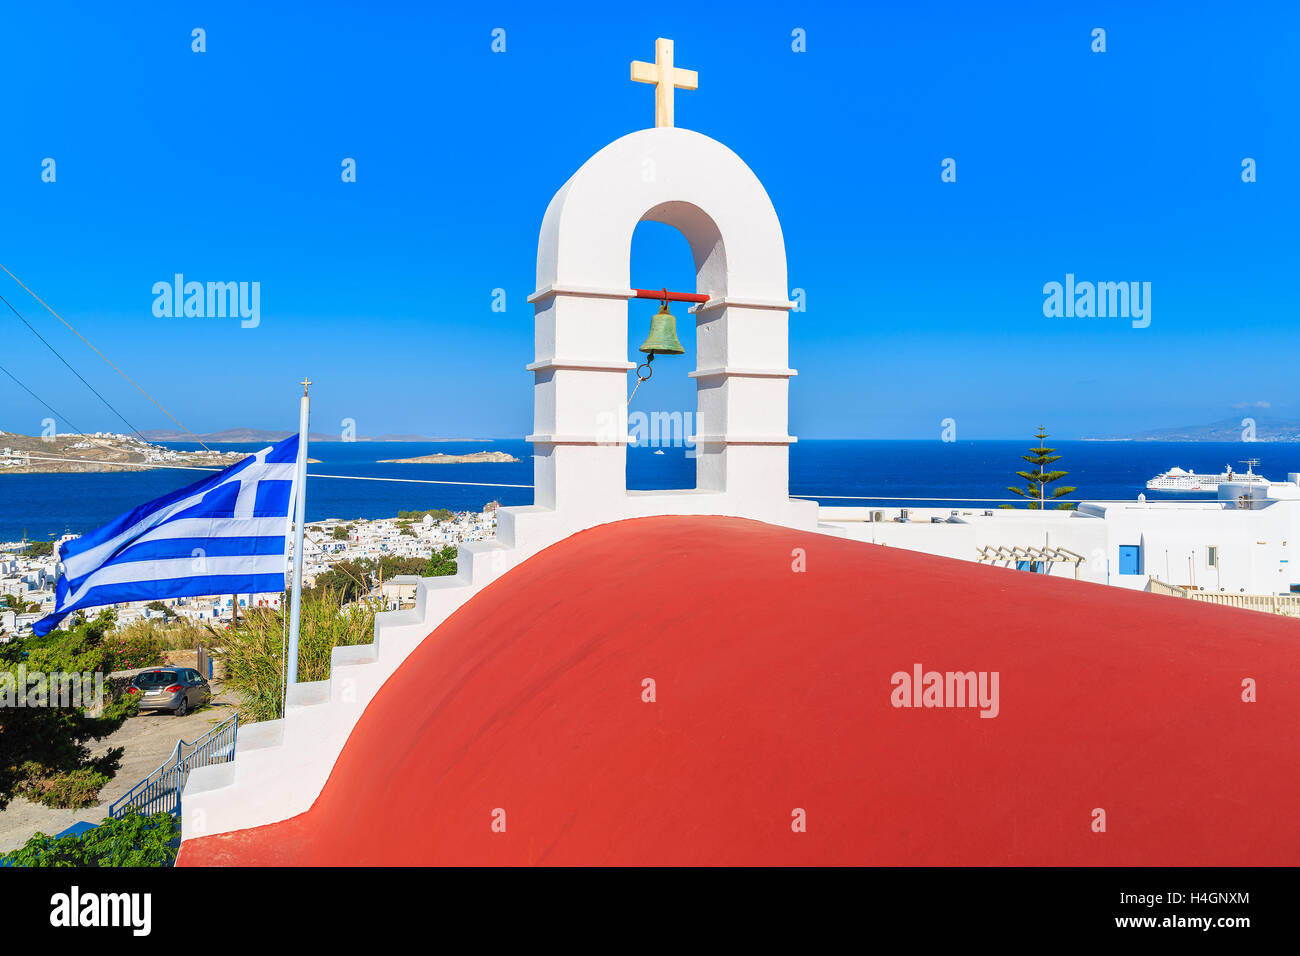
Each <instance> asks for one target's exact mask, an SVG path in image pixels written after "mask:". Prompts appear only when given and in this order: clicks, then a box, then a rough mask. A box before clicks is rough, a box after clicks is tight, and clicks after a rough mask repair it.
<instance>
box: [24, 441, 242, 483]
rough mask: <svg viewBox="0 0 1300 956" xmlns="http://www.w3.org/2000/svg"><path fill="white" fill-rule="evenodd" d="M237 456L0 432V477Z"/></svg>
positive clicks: (211, 463) (200, 463) (229, 461)
mask: <svg viewBox="0 0 1300 956" xmlns="http://www.w3.org/2000/svg"><path fill="white" fill-rule="evenodd" d="M243 457H245V456H244V453H243V452H234V451H229V452H225V451H212V450H211V449H204V450H200V451H176V450H174V449H171V448H164V447H163V446H162V445H154V444H151V443H149V442H147V441H144V440H142V439H140V438H137V437H135V436H133V435H122V434H119V433H117V432H87V433H85V434H80V433H63V434H54V433H52V434H48V435H40V436H33V435H20V434H18V433H17V432H6V431H0V475H5V474H10V475H15V474H26V475H32V474H59V473H69V472H78V473H86V472H106V471H139V470H140V469H141V468H149V467H153V468H176V467H182V466H188V467H211V468H225V467H227V466H229V465H233V464H234V463H235V462H237V461H239V460H240V459H242V458H243Z"/></svg>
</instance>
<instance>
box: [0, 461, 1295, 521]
mask: <svg viewBox="0 0 1300 956" xmlns="http://www.w3.org/2000/svg"><path fill="white" fill-rule="evenodd" d="M483 441H484V439H476V440H473V441H466V442H445V441H439V442H432V441H430V442H423V443H421V442H412V441H393V442H376V441H365V442H358V441H350V442H344V441H334V442H323V441H318V442H313V443H312V444H311V446H310V452H309V453H310V455H311V457H312V458H315V459H319V463H313V464H312V465H310V466H309V468H308V476H309V480H308V485H307V520H308V521H323V520H326V519H329V518H339V519H348V520H351V519H371V520H373V519H376V518H391V517H394V516H395V515H396V514H397V513H398V512H399V511H410V510H418V509H430V510H432V509H438V508H447V509H449V510H451V511H477V510H481V509H482V507H483V506H484V505H485V504H486V503H487V502H490V501H497V502H499V503H500V504H502V505H507V506H508V505H527V504H532V501H533V491H532V488H531V487H509V486H519V485H524V486H531V485H532V483H533V467H532V454H533V452H532V446H531V444H529V443H528V442H526V441H524V440H522V439H519V438H515V439H497V440H494V441H493V442H492V444H493V449H492V450H495V451H507V452H509V453H510V454H512V455H514V456H515V457H516V458H518V459H519V461H516V462H489V463H467V464H394V463H388V464H384V463H381V462H380V459H383V458H409V457H416V456H418V455H421V454H432V453H435V452H442V453H444V454H453V455H455V454H468V453H470V452H473V451H480V450H483V449H482V448H480V447H478V446H479V445H480V444H481V443H482V442H483ZM162 444H164V445H165V446H166V447H168V448H172V449H175V450H177V451H187V450H194V449H197V448H199V447H201V446H200V445H198V444H197V443H194V442H165V443H162ZM222 444H223V447H225V448H233V449H234V450H238V451H247V452H249V453H252V452H255V451H258V450H259V449H261V448H263V447H265V444H264V443H262V442H234V443H222ZM1032 444H1033V441H1032V439H978V440H976V439H971V440H964V441H956V442H943V441H940V440H937V439H934V440H926V439H853V438H818V439H801V440H800V441H798V442H796V443H795V444H794V445H792V446H791V447H790V494H791V495H792V496H796V497H810V498H814V499H817V500H821V501H822V502H823V503H824V504H827V505H845V506H853V505H859V504H860V505H862V506H867V505H870V504H878V505H882V506H885V507H889V506H895V507H898V506H910V507H927V506H928V507H946V506H950V507H954V508H961V507H996V506H997V505H998V504H1001V503H1008V504H1009V503H1013V500H1014V499H1015V496H1013V495H1012V494H1011V493H1010V492H1008V491H1007V487H1008V486H1009V485H1012V484H1019V485H1023V484H1024V482H1022V481H1019V480H1018V479H1017V478H1016V474H1015V473H1016V471H1017V470H1021V469H1025V468H1026V467H1028V466H1027V464H1026V463H1025V462H1024V461H1023V460H1022V458H1021V456H1022V455H1025V454H1027V453H1028V449H1029V448H1030V446H1031V445H1032ZM1048 444H1049V445H1050V446H1052V447H1055V448H1056V450H1057V452H1056V453H1057V454H1059V455H1061V460H1060V461H1059V462H1057V463H1056V465H1055V466H1054V467H1056V468H1059V469H1061V470H1064V471H1066V472H1068V475H1067V477H1066V478H1065V479H1064V480H1062V481H1061V482H1060V484H1061V485H1069V486H1074V487H1075V488H1076V489H1077V490H1076V491H1075V492H1073V493H1071V494H1069V495H1067V496H1066V497H1067V498H1069V499H1072V500H1088V499H1093V500H1108V501H1116V500H1135V499H1136V498H1137V497H1138V495H1139V494H1144V493H1145V494H1148V496H1149V497H1151V498H1152V500H1175V499H1188V498H1191V499H1197V498H1201V499H1212V498H1213V497H1214V495H1213V494H1204V493H1199V494H1170V493H1167V492H1147V491H1146V482H1147V480H1148V479H1150V478H1152V477H1154V476H1155V475H1157V474H1159V473H1161V472H1163V471H1166V470H1168V469H1169V468H1172V467H1174V466H1179V467H1182V468H1187V469H1190V470H1196V471H1211V472H1218V471H1220V470H1222V468H1223V467H1224V465H1229V466H1232V467H1233V468H1234V469H1237V470H1244V468H1242V469H1239V468H1238V466H1239V465H1240V464H1241V463H1242V462H1244V461H1246V460H1248V459H1254V458H1258V459H1260V464H1259V465H1258V466H1256V469H1255V470H1256V471H1257V472H1258V473H1260V474H1263V475H1265V476H1266V477H1268V478H1269V479H1271V480H1273V481H1283V480H1285V479H1286V476H1287V474H1288V473H1290V472H1296V471H1300V443H1295V442H1206V441H1184V442H1160V441H1145V440H1133V439H1128V440H1099V439H1064V440H1060V441H1057V440H1055V439H1049V442H1048ZM421 445H426V446H428V449H427V451H425V450H421ZM1260 446H1266V447H1260ZM658 451H662V452H663V454H662V455H660V454H656V452H658ZM691 452H692V449H688V448H685V447H682V446H681V445H677V446H667V445H665V446H662V447H658V448H656V447H655V446H653V445H641V446H629V447H628V466H627V476H628V488H629V489H630V490H657V489H665V488H693V487H695V462H694V460H693V458H694V456H693V454H691ZM200 477H201V474H196V473H195V472H194V471H193V470H189V469H178V468H157V469H147V470H144V469H142V470H140V471H133V472H107V473H104V472H100V473H77V474H24V475H3V474H0V541H4V542H11V541H17V540H20V539H21V538H22V537H23V534H24V531H25V532H26V536H27V537H28V539H29V540H38V541H43V540H49V539H50V538H51V536H53V537H58V536H60V535H63V534H65V533H72V534H82V533H85V532H86V531H89V530H91V529H93V528H96V527H99V526H100V525H102V524H104V523H105V522H107V521H109V520H110V519H112V518H113V517H115V516H117V515H119V514H122V513H123V512H126V511H129V510H130V509H131V508H134V507H136V506H138V505H140V504H143V503H144V502H146V501H149V500H152V499H154V498H157V497H159V496H161V495H164V494H167V493H168V492H170V491H174V490H175V489H177V488H181V487H183V486H185V485H187V484H190V483H193V482H195V481H198V480H199V479H200ZM354 478H369V479H374V478H403V479H420V480H422V481H431V482H447V484H418V483H414V482H406V481H401V482H396V481H373V480H370V481H357V480H350V479H354ZM853 496H862V498H863V499H864V500H861V501H858V500H853ZM917 499H923V500H917ZM989 499H992V500H989Z"/></svg>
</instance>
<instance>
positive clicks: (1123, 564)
mask: <svg viewBox="0 0 1300 956" xmlns="http://www.w3.org/2000/svg"><path fill="white" fill-rule="evenodd" d="M1141 554H1142V552H1141V549H1140V548H1139V547H1138V545H1136V544H1121V545H1120V546H1119V573H1120V574H1141V573H1142V557H1141Z"/></svg>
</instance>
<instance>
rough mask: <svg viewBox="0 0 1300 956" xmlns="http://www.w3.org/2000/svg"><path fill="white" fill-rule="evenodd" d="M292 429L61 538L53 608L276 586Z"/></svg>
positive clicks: (58, 613) (62, 610)
mask: <svg viewBox="0 0 1300 956" xmlns="http://www.w3.org/2000/svg"><path fill="white" fill-rule="evenodd" d="M297 459H298V436H297V435H294V436H293V437H292V438H286V439H285V440H284V441H282V442H280V443H279V444H276V445H272V446H270V447H269V448H263V449H262V450H261V451H259V452H258V453H257V454H256V455H252V456H250V457H248V458H245V459H244V460H243V461H241V462H239V463H238V464H235V465H232V466H230V467H229V468H227V469H226V470H225V471H221V472H218V473H217V474H215V475H212V476H211V477H208V478H205V479H203V480H202V481H199V482H196V483H194V484H192V485H188V486H187V487H185V488H181V489H180V490H179V491H173V492H172V493H171V494H169V495H164V496H163V497H161V498H159V499H157V500H155V501H151V502H149V503H148V504H144V505H141V506H140V507H138V508H136V509H135V510H133V511H129V512H127V513H126V514H124V515H121V516H120V517H118V518H115V519H113V520H112V521H110V522H109V523H108V524H106V525H104V526H103V527H102V528H99V529H97V530H95V531H91V532H89V533H87V534H83V535H82V536H81V537H79V538H74V539H73V540H71V541H68V542H66V543H64V545H63V546H62V548H61V549H60V560H61V561H62V563H63V576H62V577H60V578H59V583H58V585H57V587H56V588H55V601H54V613H52V614H49V615H47V616H46V617H43V618H41V619H40V620H39V621H37V622H35V623H34V624H33V625H32V631H33V632H35V633H36V634H37V635H40V636H44V635H46V634H48V633H49V632H50V631H52V630H54V628H55V627H56V626H57V625H58V623H59V621H61V620H62V619H63V618H64V617H66V616H67V615H68V614H71V613H72V612H73V611H77V610H80V609H82V608H87V607H98V606H100V605H103V604H116V603H118V602H121V601H153V600H159V599H162V598H176V597H197V596H201V595H208V594H240V593H243V592H248V593H252V594H259V593H265V592H274V591H283V590H284V575H285V561H286V553H285V552H286V548H285V542H286V541H287V540H288V532H289V522H290V520H291V515H292V514H293V492H294V488H293V484H294V481H293V479H294V472H295V468H296V463H297Z"/></svg>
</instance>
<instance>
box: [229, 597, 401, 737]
mask: <svg viewBox="0 0 1300 956" xmlns="http://www.w3.org/2000/svg"><path fill="white" fill-rule="evenodd" d="M281 603H282V605H287V604H288V599H287V596H286V599H285V600H284V601H282V602H281ZM375 610H376V609H375V607H373V606H372V605H370V604H367V603H364V602H363V603H360V604H346V603H345V600H344V598H343V596H342V595H340V594H339V592H337V591H328V590H327V591H319V590H313V591H309V592H306V593H304V595H303V600H302V613H301V621H300V624H299V628H298V680H299V681H300V682H304V681H317V680H325V679H327V678H328V677H329V676H330V652H331V651H332V650H333V649H334V648H335V647H346V646H350V645H354V644H370V643H372V642H373V641H374V639H375ZM284 641H285V625H284V615H283V614H282V613H281V610H280V609H279V608H261V607H259V608H251V609H250V610H249V612H248V614H246V615H244V616H243V617H241V618H240V620H239V625H238V626H237V627H235V628H232V629H231V630H230V631H229V632H228V633H227V634H225V635H224V636H223V637H222V644H221V647H222V659H223V660H224V662H225V666H226V681H225V682H226V686H227V687H230V688H232V689H234V690H235V692H236V694H237V695H238V697H239V702H240V706H239V718H240V720H241V721H248V722H254V721H259V720H275V719H277V718H278V717H279V716H280V712H281V706H280V705H281V701H282V700H283V696H284V676H285V675H284V651H283V645H284Z"/></svg>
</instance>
